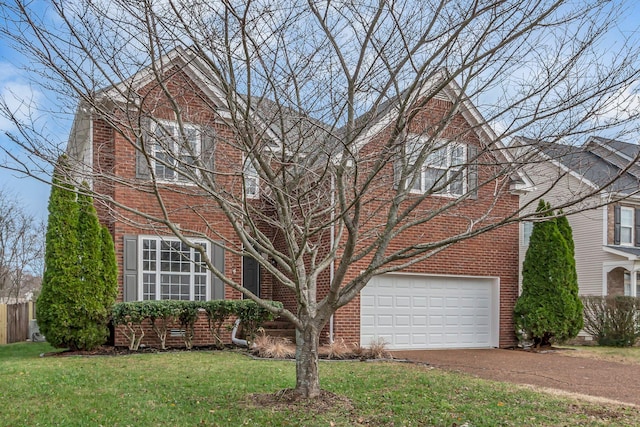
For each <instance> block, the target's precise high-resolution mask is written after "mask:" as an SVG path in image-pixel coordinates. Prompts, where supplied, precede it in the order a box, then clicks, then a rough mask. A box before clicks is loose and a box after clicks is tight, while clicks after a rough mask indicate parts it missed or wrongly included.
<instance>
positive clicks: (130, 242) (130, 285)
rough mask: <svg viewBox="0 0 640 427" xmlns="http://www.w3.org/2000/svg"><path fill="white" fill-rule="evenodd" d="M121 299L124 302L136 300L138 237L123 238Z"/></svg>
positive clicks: (128, 236) (126, 236)
mask: <svg viewBox="0 0 640 427" xmlns="http://www.w3.org/2000/svg"><path fill="white" fill-rule="evenodd" d="M123 261H124V262H123V267H124V268H123V270H124V277H123V281H122V283H123V289H122V298H123V300H124V301H125V302H126V301H137V300H138V236H133V235H125V236H124V260H123Z"/></svg>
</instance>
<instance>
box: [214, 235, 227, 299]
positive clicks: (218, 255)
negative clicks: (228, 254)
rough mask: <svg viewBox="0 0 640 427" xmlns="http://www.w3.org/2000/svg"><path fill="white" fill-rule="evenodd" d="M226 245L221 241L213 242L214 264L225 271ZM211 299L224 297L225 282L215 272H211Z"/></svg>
mask: <svg viewBox="0 0 640 427" xmlns="http://www.w3.org/2000/svg"><path fill="white" fill-rule="evenodd" d="M224 252H225V250H224V246H223V245H222V243H220V242H216V243H214V244H213V266H214V267H215V268H217V269H218V271H220V272H221V273H224ZM211 278H212V283H211V299H224V283H223V282H222V280H220V278H218V277H217V276H216V275H215V274H213V273H212V274H211Z"/></svg>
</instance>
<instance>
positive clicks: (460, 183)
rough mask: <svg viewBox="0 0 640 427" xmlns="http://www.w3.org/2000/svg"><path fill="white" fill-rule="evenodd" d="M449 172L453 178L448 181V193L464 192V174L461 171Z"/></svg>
mask: <svg viewBox="0 0 640 427" xmlns="http://www.w3.org/2000/svg"><path fill="white" fill-rule="evenodd" d="M450 173H451V177H452V178H453V180H452V181H451V182H450V183H449V193H451V194H455V195H461V194H464V174H463V173H462V172H461V171H451V172H450ZM456 174H457V175H456Z"/></svg>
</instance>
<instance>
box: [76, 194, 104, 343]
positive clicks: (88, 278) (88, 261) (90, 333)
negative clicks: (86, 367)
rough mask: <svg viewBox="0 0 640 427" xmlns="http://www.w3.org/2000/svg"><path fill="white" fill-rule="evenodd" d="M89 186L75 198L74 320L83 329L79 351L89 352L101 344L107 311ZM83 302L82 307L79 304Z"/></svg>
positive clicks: (99, 241) (99, 239) (99, 242)
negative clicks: (75, 274)
mask: <svg viewBox="0 0 640 427" xmlns="http://www.w3.org/2000/svg"><path fill="white" fill-rule="evenodd" d="M87 192H88V185H87V184H86V183H83V185H82V188H81V191H80V193H79V194H78V199H77V200H78V207H79V209H78V262H79V276H78V280H79V287H78V290H77V295H78V300H79V301H78V313H77V320H78V322H79V324H80V325H82V333H80V334H78V337H77V338H78V342H77V343H76V345H77V347H78V348H82V349H90V348H94V347H97V346H99V345H101V344H104V342H105V341H106V339H107V337H108V334H109V330H108V328H107V321H108V310H109V307H108V306H106V305H105V298H104V297H105V289H104V288H105V285H104V274H103V273H104V268H103V254H102V252H103V250H102V245H103V243H102V230H101V227H100V223H99V222H98V215H97V214H96V210H95V208H94V207H93V199H92V198H91V197H90V196H88V195H86V193H87ZM80 302H82V303H80Z"/></svg>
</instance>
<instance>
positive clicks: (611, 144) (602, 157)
mask: <svg viewBox="0 0 640 427" xmlns="http://www.w3.org/2000/svg"><path fill="white" fill-rule="evenodd" d="M518 139H519V140H520V141H522V142H525V144H526V145H527V146H529V147H530V148H531V149H533V150H537V151H538V153H539V154H541V155H542V157H543V158H545V159H546V160H548V161H550V162H551V163H553V164H555V165H556V166H557V167H559V168H561V169H563V170H564V171H566V172H568V173H569V174H571V175H573V176H574V177H576V178H577V179H579V180H581V181H583V182H585V183H586V184H587V185H589V186H591V187H592V188H594V189H603V190H605V191H608V192H614V193H618V194H620V195H623V196H630V195H635V194H637V193H638V192H639V191H640V174H638V175H636V174H634V173H632V171H633V167H634V166H635V165H629V160H630V159H626V154H627V153H633V152H634V150H635V152H636V154H637V153H638V151H640V146H637V145H635V144H629V143H626V142H622V141H616V140H610V139H606V138H599V137H592V138H590V139H589V140H588V141H587V142H585V143H584V144H583V145H582V146H575V145H565V144H559V143H554V142H546V141H535V140H531V139H528V138H523V137H519V138H518ZM618 148H623V149H624V150H625V151H624V153H622V152H621V151H620V150H618ZM623 159H624V161H622V160H623ZM626 168H628V170H625V169H626Z"/></svg>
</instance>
